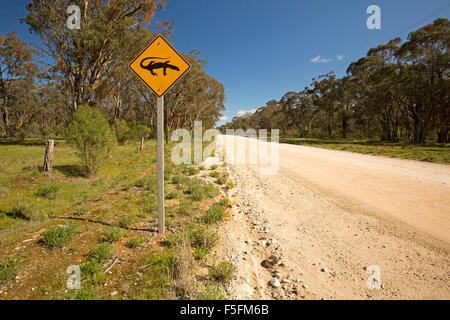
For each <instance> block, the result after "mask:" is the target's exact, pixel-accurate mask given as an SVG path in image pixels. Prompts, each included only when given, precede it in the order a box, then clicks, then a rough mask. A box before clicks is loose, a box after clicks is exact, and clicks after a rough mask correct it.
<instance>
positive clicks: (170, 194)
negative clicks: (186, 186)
mask: <svg viewBox="0 0 450 320" xmlns="http://www.w3.org/2000/svg"><path fill="white" fill-rule="evenodd" d="M180 196H181V193H180V192H179V191H177V190H172V191H169V192H167V193H166V197H165V198H166V199H168V200H170V199H177V198H179V197H180Z"/></svg>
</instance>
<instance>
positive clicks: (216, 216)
mask: <svg viewBox="0 0 450 320" xmlns="http://www.w3.org/2000/svg"><path fill="white" fill-rule="evenodd" d="M225 211H226V207H225V206H223V205H222V204H221V203H215V204H214V205H213V206H212V207H211V208H210V209H209V210H208V211H206V213H205V217H204V218H203V220H204V221H205V223H208V224H211V223H216V222H218V221H220V220H222V219H223V217H224V216H225Z"/></svg>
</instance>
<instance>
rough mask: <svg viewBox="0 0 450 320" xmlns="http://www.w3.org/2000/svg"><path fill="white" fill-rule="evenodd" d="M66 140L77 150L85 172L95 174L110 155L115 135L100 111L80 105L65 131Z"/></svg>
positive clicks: (114, 142)
mask: <svg viewBox="0 0 450 320" xmlns="http://www.w3.org/2000/svg"><path fill="white" fill-rule="evenodd" d="M66 141H67V142H68V143H70V144H71V145H72V146H74V147H75V148H76V149H77V150H78V156H79V157H80V159H81V163H82V166H83V169H84V170H85V172H86V174H95V173H97V172H98V170H99V169H100V168H101V167H102V165H103V163H104V162H105V160H106V159H108V157H109V156H110V155H111V153H112V150H113V148H114V146H115V145H116V137H115V136H114V134H113V132H112V130H111V129H110V127H109V124H108V120H107V119H106V117H105V116H104V115H103V114H102V113H101V111H99V110H97V109H95V108H91V107H89V106H87V105H83V106H80V107H79V108H78V110H77V111H76V112H75V113H74V115H73V119H72V121H71V122H70V124H69V127H68V128H67V132H66Z"/></svg>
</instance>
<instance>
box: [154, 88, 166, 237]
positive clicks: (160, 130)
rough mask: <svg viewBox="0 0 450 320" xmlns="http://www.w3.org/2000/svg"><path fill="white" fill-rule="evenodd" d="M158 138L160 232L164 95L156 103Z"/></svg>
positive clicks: (161, 220)
mask: <svg viewBox="0 0 450 320" xmlns="http://www.w3.org/2000/svg"><path fill="white" fill-rule="evenodd" d="M156 138H157V147H156V149H157V153H158V232H159V233H163V232H164V224H165V223H164V96H162V97H160V98H157V103H156Z"/></svg>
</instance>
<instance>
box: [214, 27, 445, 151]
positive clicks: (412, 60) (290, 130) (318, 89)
mask: <svg viewBox="0 0 450 320" xmlns="http://www.w3.org/2000/svg"><path fill="white" fill-rule="evenodd" d="M449 43H450V25H449V21H448V19H444V18H440V19H437V20H435V21H434V22H433V23H432V24H429V25H427V26H425V27H423V28H420V29H419V30H417V31H414V32H411V33H410V34H409V36H408V39H407V41H406V42H404V43H402V40H401V39H400V38H396V39H394V40H391V41H389V42H388V43H387V44H384V45H380V46H378V47H376V48H372V49H370V50H369V52H368V53H367V55H366V56H365V57H363V58H361V59H359V60H358V61H356V62H352V63H351V64H350V66H349V67H348V69H347V74H346V76H344V77H342V78H337V77H336V75H335V74H334V73H333V72H331V73H328V74H326V75H321V76H319V77H318V78H317V79H313V80H312V83H311V85H310V86H309V87H306V88H305V89H304V90H301V91H299V92H288V93H286V94H285V95H284V96H283V97H282V98H281V100H279V101H276V100H271V101H269V102H267V104H266V105H265V106H263V107H261V108H260V109H258V110H257V111H256V112H255V113H252V114H246V115H244V116H241V117H236V118H234V119H233V121H232V122H231V123H228V124H225V125H223V126H222V127H221V130H222V131H225V130H226V129H238V128H241V129H248V128H254V129H259V128H264V129H280V130H281V134H282V135H283V136H285V137H299V138H343V139H346V138H356V139H380V140H384V141H392V142H398V141H407V142H414V143H425V142H427V141H430V140H431V141H436V142H439V143H446V142H449V136H450V104H449V94H450V78H449V77H450V73H449V66H450V59H449V54H450V53H449V51H448V48H449Z"/></svg>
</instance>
